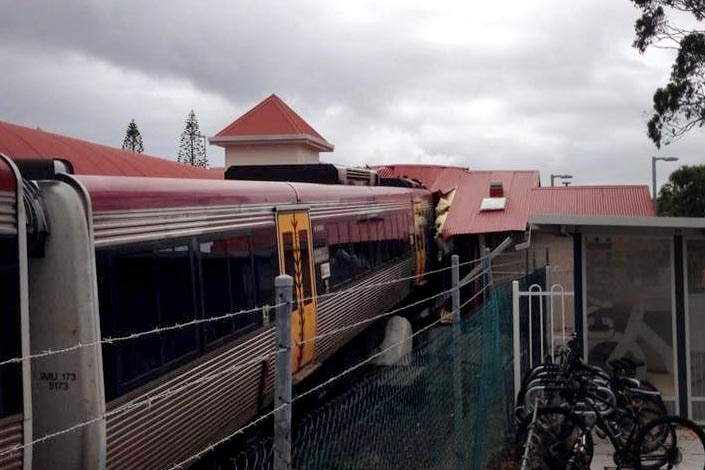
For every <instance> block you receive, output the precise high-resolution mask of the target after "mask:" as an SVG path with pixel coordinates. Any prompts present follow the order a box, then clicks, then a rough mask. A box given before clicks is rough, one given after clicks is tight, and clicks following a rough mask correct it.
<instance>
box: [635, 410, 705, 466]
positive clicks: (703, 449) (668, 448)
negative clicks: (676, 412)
mask: <svg viewBox="0 0 705 470" xmlns="http://www.w3.org/2000/svg"><path fill="white" fill-rule="evenodd" d="M634 450H635V452H634V458H635V462H634V468H636V469H637V470H639V469H661V468H668V469H693V470H705V433H704V432H703V430H702V429H701V428H700V426H698V425H697V424H695V423H693V422H692V421H690V420H689V419H685V418H681V417H680V416H663V417H661V418H656V419H654V420H653V421H651V422H649V423H647V424H646V425H645V426H644V427H643V428H642V429H641V431H640V432H639V434H638V435H637V437H636V440H635V441H634Z"/></svg>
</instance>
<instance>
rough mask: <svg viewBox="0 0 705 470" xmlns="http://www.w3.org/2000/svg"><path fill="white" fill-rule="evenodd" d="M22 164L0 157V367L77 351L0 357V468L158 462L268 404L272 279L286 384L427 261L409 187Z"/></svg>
mask: <svg viewBox="0 0 705 470" xmlns="http://www.w3.org/2000/svg"><path fill="white" fill-rule="evenodd" d="M22 171H23V174H24V176H25V181H23V179H22V177H21V175H20V172H19V171H18V170H17V167H16V166H15V164H13V162H12V161H11V160H9V159H7V158H4V157H2V158H1V159H0V300H1V301H2V304H1V305H2V312H1V315H2V328H1V329H0V361H7V360H8V359H12V358H14V357H26V356H29V355H31V354H34V355H36V354H40V353H42V352H45V351H57V350H60V349H64V348H71V347H73V346H75V345H78V344H81V345H87V346H84V347H78V348H76V349H74V350H71V351H69V352H62V353H57V354H48V355H46V356H43V357H38V358H33V359H32V360H24V361H21V362H19V363H10V364H5V365H2V366H0V469H9V468H25V469H29V468H35V469H47V468H67V469H68V468H71V469H74V468H76V469H79V468H80V469H95V468H109V469H136V468H139V469H150V468H164V467H166V468H169V467H170V466H171V465H173V463H174V462H179V461H182V460H183V459H185V458H188V457H189V456H191V455H193V454H195V453H197V452H199V451H201V450H203V449H204V448H206V447H207V446H208V445H209V444H211V443H213V442H214V441H216V440H218V439H219V438H222V437H223V436H225V435H227V434H228V433H229V432H232V431H233V430H234V429H236V428H237V427H239V426H241V425H242V424H244V423H245V422H247V421H248V420H250V419H251V418H252V417H253V416H255V415H256V413H257V412H258V411H260V410H261V409H263V408H265V407H266V406H268V404H269V403H271V395H272V388H273V355H272V354H269V353H270V352H272V351H273V350H274V330H273V323H272V318H273V311H272V309H271V308H269V307H268V306H271V305H273V296H274V291H273V285H274V278H275V276H276V275H278V274H280V273H287V274H290V275H292V276H293V277H294V279H295V289H294V291H295V297H296V301H295V303H294V311H293V317H292V320H293V321H292V328H293V332H292V333H293V338H294V339H295V340H297V341H303V342H305V344H304V345H303V346H298V347H296V348H294V349H295V350H294V351H293V354H294V368H295V374H296V377H297V378H301V377H304V376H305V375H307V374H308V373H309V372H310V371H311V370H312V369H314V368H315V367H316V366H317V364H320V363H321V362H322V361H324V360H325V359H326V358H328V357H329V356H330V355H331V354H332V353H334V352H335V351H336V350H337V349H338V348H340V347H341V346H342V345H343V344H345V343H346V342H347V341H348V340H349V339H350V338H351V337H352V336H353V335H354V334H355V333H357V332H359V331H360V330H359V329H357V330H356V329H350V330H347V331H345V332H341V333H338V334H332V335H328V336H325V335H326V333H327V332H331V331H333V330H337V329H339V328H343V327H345V326H346V325H351V324H353V323H355V322H358V321H360V320H363V319H365V318H370V317H372V316H375V315H378V314H379V313H381V312H383V311H384V310H385V309H389V308H391V307H392V306H394V305H395V304H397V303H398V302H400V301H401V300H402V299H404V298H405V297H406V296H407V295H408V294H409V293H410V291H411V289H412V288H413V287H414V283H415V279H414V276H415V275H417V276H421V275H422V274H423V273H424V270H425V269H426V264H427V260H429V259H430V258H431V256H429V250H430V246H431V243H430V237H429V230H430V227H429V222H430V221H431V220H432V196H431V194H430V193H429V192H428V191H426V190H423V189H419V188H404V187H387V186H349V185H340V184H338V185H328V184H311V183H288V182H264V181H229V180H223V181H216V180H185V179H178V180H176V179H166V178H163V179H162V178H136V177H135V178H132V177H105V176H79V175H71V174H68V173H61V172H57V173H56V174H52V175H48V176H41V177H32V176H30V175H29V172H27V173H25V172H24V170H22ZM28 178H31V179H32V181H27V179H28ZM407 277H408V278H409V280H408V281H403V282H396V283H386V284H385V283H384V281H389V280H392V279H396V278H407ZM417 279H418V278H417ZM381 282H382V284H380V283H381ZM358 286H374V287H370V288H368V289H365V290H364V291H359V292H355V291H354V290H352V288H355V287H358ZM349 290H350V292H348V291H349ZM336 291H341V293H340V295H330V296H323V297H320V298H318V299H317V298H316V297H317V295H319V296H320V295H321V294H326V293H335V292H336ZM343 291H344V292H343ZM256 307H262V308H261V309H259V310H256V309H255V308H256ZM242 310H244V311H248V310H253V311H251V312H250V313H246V314H239V315H233V316H227V317H226V318H224V319H222V320H219V321H213V322H209V321H204V322H200V323H199V322H193V320H196V319H208V318H211V317H221V316H223V315H224V314H228V313H229V312H238V311H242ZM189 322H191V324H190V326H186V327H184V328H181V329H175V330H167V331H164V332H160V333H158V334H150V335H145V336H141V337H138V338H134V339H130V340H126V341H119V342H114V343H110V342H105V341H101V340H102V339H105V338H116V337H124V336H127V335H130V334H132V333H139V332H144V331H148V330H153V329H156V328H160V327H168V326H171V325H174V324H183V323H189ZM194 323H195V324H194ZM319 336H323V337H319ZM314 337H315V338H318V339H316V340H315V341H314V340H311V341H308V342H306V340H307V339H310V338H314ZM96 342H98V344H97V345H95V343H96ZM238 365H240V366H239V367H238ZM86 423H87V424H86ZM62 430H69V431H68V432H65V433H61V434H58V435H53V434H54V433H60V432H61V431H62ZM52 435H53V436H52ZM44 436H52V437H50V438H48V439H45V440H42V441H41V442H34V443H33V441H36V440H37V439H42V438H43V437H44ZM23 443H24V446H23V447H22V448H21V449H16V450H15V451H14V452H12V453H9V452H7V449H11V448H13V446H16V445H18V444H23Z"/></svg>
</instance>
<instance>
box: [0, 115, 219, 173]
mask: <svg viewBox="0 0 705 470" xmlns="http://www.w3.org/2000/svg"><path fill="white" fill-rule="evenodd" d="M0 152H2V153H4V154H6V155H8V156H9V157H11V158H61V159H64V160H68V161H69V162H71V165H73V169H74V171H75V173H77V174H82V175H114V176H153V177H169V178H198V179H201V178H205V179H223V174H222V173H218V172H214V171H209V170H205V169H202V168H195V167H192V166H189V165H184V164H182V163H177V162H175V161H171V160H166V159H164V158H158V157H152V156H150V155H145V154H138V153H134V152H126V151H123V150H120V149H117V148H114V147H108V146H106V145H100V144H94V143H92V142H86V141H85V140H79V139H74V138H72V137H67V136H64V135H59V134H53V133H51V132H44V131H42V130H38V129H31V128H29V127H23V126H18V125H15V124H10V123H8V122H3V121H0Z"/></svg>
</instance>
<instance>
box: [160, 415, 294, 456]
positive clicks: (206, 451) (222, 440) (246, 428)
mask: <svg viewBox="0 0 705 470" xmlns="http://www.w3.org/2000/svg"><path fill="white" fill-rule="evenodd" d="M287 406H289V404H287V403H284V404H281V405H279V406H278V407H276V408H274V409H273V410H272V411H269V412H267V413H266V414H263V415H262V416H260V417H259V418H257V419H256V420H254V421H252V422H250V423H248V424H246V425H245V426H243V427H241V428H239V429H238V430H236V431H234V432H232V433H230V434H228V435H227V436H225V437H223V438H222V439H219V440H218V441H216V442H214V443H213V444H210V445H209V446H208V447H206V448H204V449H203V450H201V451H199V452H197V453H195V454H193V455H191V456H190V457H188V458H186V459H184V460H182V461H180V462H177V463H175V464H174V465H173V466H172V467H171V468H170V470H174V469H177V468H185V467H184V465H187V464H189V463H190V462H193V461H194V460H198V459H200V458H201V457H203V456H204V455H206V454H207V453H208V452H210V451H212V450H214V449H215V448H216V447H218V446H219V445H221V444H224V443H226V442H227V441H229V440H230V439H232V438H233V437H235V436H237V435H238V434H242V433H243V432H245V431H247V430H248V429H249V428H251V427H253V426H256V425H258V424H259V423H261V422H262V421H264V420H265V419H267V418H269V417H270V416H272V415H273V414H275V413H276V412H277V411H279V410H282V409H284V408H285V407H287Z"/></svg>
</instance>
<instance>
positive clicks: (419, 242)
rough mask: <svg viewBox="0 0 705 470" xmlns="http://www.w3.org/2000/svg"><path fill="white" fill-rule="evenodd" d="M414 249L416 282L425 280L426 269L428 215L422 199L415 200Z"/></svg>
mask: <svg viewBox="0 0 705 470" xmlns="http://www.w3.org/2000/svg"><path fill="white" fill-rule="evenodd" d="M414 242H415V243H414V249H415V250H416V274H417V278H416V282H417V283H421V282H422V281H423V274H424V272H425V271H426V217H425V215H424V211H423V208H422V207H421V201H414Z"/></svg>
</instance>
